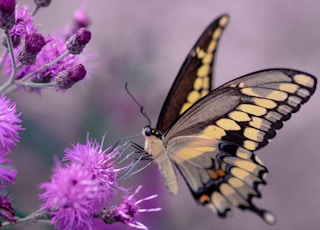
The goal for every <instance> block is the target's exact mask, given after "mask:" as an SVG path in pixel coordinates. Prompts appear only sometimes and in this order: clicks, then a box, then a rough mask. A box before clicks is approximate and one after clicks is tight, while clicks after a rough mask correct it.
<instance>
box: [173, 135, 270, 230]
mask: <svg viewBox="0 0 320 230" xmlns="http://www.w3.org/2000/svg"><path fill="white" fill-rule="evenodd" d="M167 149H168V156H169V158H170V159H171V160H172V161H173V162H175V165H176V167H177V168H178V169H179V171H180V173H181V175H182V176H183V177H184V179H185V181H186V182H187V184H188V187H189V189H190V190H191V192H192V194H193V197H194V198H195V200H197V201H198V202H199V203H200V204H202V205H204V206H207V207H209V208H210V209H212V210H213V211H214V212H215V213H217V214H218V215H219V216H220V217H226V216H227V215H228V214H229V212H230V211H231V209H232V207H233V206H235V207H239V208H241V209H247V210H251V211H253V212H255V213H257V214H258V215H260V216H261V217H262V218H263V219H264V220H265V221H266V222H267V223H269V224H273V223H274V222H275V219H276V218H275V216H274V215H273V214H272V213H271V212H269V211H266V210H263V209H260V208H258V207H256V206H255V205H254V204H253V202H252V199H253V198H254V197H258V198H259V197H261V194H260V191H259V190H258V185H260V184H266V182H265V176H266V173H267V169H266V168H265V166H264V165H263V164H262V162H261V161H260V160H259V159H258V157H257V156H256V155H255V154H253V153H252V152H250V151H248V150H246V149H244V148H241V147H239V146H237V145H235V144H232V143H228V142H224V141H218V140H215V139H212V138H208V137H199V136H179V137H175V138H173V139H172V140H170V141H169V142H168V146H167Z"/></svg>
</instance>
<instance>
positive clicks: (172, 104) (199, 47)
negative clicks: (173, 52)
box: [156, 15, 229, 132]
mask: <svg viewBox="0 0 320 230" xmlns="http://www.w3.org/2000/svg"><path fill="white" fill-rule="evenodd" d="M228 21H229V17H228V16H227V15H222V16H221V17H219V18H218V19H216V20H214V21H213V22H212V23H211V24H210V25H209V26H208V27H207V28H206V29H205V31H204V32H203V34H202V35H201V36H200V38H199V40H198V41H197V42H196V44H195V45H194V47H193V48H192V50H191V52H190V53H189V55H188V56H187V58H186V59H185V61H184V63H183V65H182V67H181V68H180V71H179V73H178V75H177V77H176V79H175V81H174V83H173V85H172V87H171V89H170V91H169V93H168V95H167V98H166V100H165V102H164V104H163V106H162V109H161V112H160V116H159V119H158V124H157V126H156V128H157V130H159V131H161V132H164V131H166V130H167V129H168V128H169V127H170V126H171V125H172V124H173V123H174V121H175V120H176V119H177V118H178V117H179V116H180V114H182V113H183V112H184V111H185V110H186V109H187V108H188V107H190V106H191V105H192V104H194V103H195V102H196V101H197V100H199V99H200V98H201V97H203V96H205V95H206V94H208V93H209V92H210V91H211V84H212V65H213V63H214V59H215V53H216V50H217V44H218V41H219V39H220V37H221V35H222V32H223V29H224V27H225V26H226V25H227V23H228Z"/></svg>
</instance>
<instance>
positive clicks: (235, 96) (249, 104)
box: [142, 15, 317, 224]
mask: <svg viewBox="0 0 320 230" xmlns="http://www.w3.org/2000/svg"><path fill="white" fill-rule="evenodd" d="M228 20H229V18H228V16H227V15H223V16H221V17H219V18H218V19H216V20H215V21H213V22H212V23H211V24H210V25H209V26H208V28H207V29H206V30H205V31H204V32H203V34H202V35H201V36H200V38H199V40H198V41H197V42H196V44H195V46H194V47H193V48H192V50H191V52H190V53H189V55H188V56H187V58H186V60H185V62H184V63H183V65H182V67H181V69H180V71H179V73H178V76H177V77H176V79H175V81H174V83H173V85H172V87H171V89H170V91H169V94H168V96H167V98H166V100H165V102H164V105H163V107H162V110H161V113H160V117H159V120H158V124H157V126H156V128H155V129H154V128H151V127H150V125H148V126H146V127H145V128H143V131H142V133H143V135H144V136H145V147H144V149H145V151H146V152H147V153H148V154H149V155H150V156H151V157H152V158H153V159H154V161H155V162H156V163H157V164H158V166H159V168H160V171H161V173H162V176H163V178H164V180H165V183H166V186H167V187H168V189H169V191H170V192H171V193H172V194H176V193H177V192H178V182H177V177H176V174H175V170H174V167H173V165H175V166H176V167H177V168H178V170H179V171H180V173H181V174H182V176H183V178H184V179H185V181H186V182H187V184H188V187H189V188H190V190H191V193H192V195H193V197H194V198H195V200H196V201H198V202H199V203H200V204H202V205H204V206H207V207H209V208H210V209H211V210H213V211H214V212H215V213H217V214H218V215H219V216H220V217H226V216H227V215H228V213H229V211H231V208H232V207H233V206H235V207H238V208H240V209H247V210H250V211H252V212H254V213H256V214H258V215H259V216H260V217H262V219H263V220H264V221H265V222H267V223H269V224H273V223H275V219H276V218H275V216H274V215H273V214H272V213H271V212H270V211H267V210H263V209H261V208H258V207H256V206H255V205H254V204H253V202H252V199H253V198H254V197H257V198H259V197H261V193H260V191H259V189H258V186H259V185H260V184H266V180H265V177H266V174H267V172H268V170H267V168H266V167H265V166H264V165H263V163H262V162H261V161H260V160H259V158H258V157H257V156H256V155H255V154H254V152H253V151H255V150H258V149H260V148H261V147H263V146H265V145H267V144H268V142H269V140H270V139H272V138H273V137H274V136H275V135H276V130H278V129H280V128H282V126H283V122H284V121H286V120H288V119H289V118H290V116H291V114H292V113H295V112H297V111H298V110H299V109H300V106H301V105H302V104H304V103H305V102H307V101H308V100H309V98H310V96H311V95H312V94H313V93H314V91H315V89H316V83H317V80H316V78H315V77H313V76H311V75H310V74H307V73H304V72H301V71H297V70H292V69H268V70H262V71H258V72H254V73H251V74H248V75H245V76H242V77H239V78H236V79H234V80H232V81H230V82H228V83H226V84H224V85H222V86H220V87H218V88H216V89H214V90H212V91H211V81H212V69H211V68H212V64H213V62H214V55H215V52H216V48H217V43H218V41H219V39H220V37H221V34H222V31H223V29H224V27H225V26H226V24H227V23H228Z"/></svg>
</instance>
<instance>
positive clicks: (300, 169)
mask: <svg viewBox="0 0 320 230" xmlns="http://www.w3.org/2000/svg"><path fill="white" fill-rule="evenodd" d="M82 2H83V1H80V0H73V1H62V0H54V1H52V4H51V6H50V7H49V8H44V9H41V10H40V11H39V13H38V14H37V16H36V24H39V25H40V32H43V33H45V34H46V33H51V34H52V33H53V32H54V31H57V30H62V29H63V28H66V27H67V26H68V25H70V24H71V20H72V14H73V12H74V10H76V9H78V8H79V6H80V5H81V3H82ZM18 3H19V4H20V5H23V4H24V3H28V4H30V5H33V1H32V0H29V1H22V0H20V1H19V0H18ZM88 3H89V4H88V13H89V15H90V17H91V19H92V25H91V27H90V28H91V30H92V33H93V36H92V41H91V42H90V45H89V51H90V53H93V54H95V56H96V58H95V59H93V60H91V62H90V63H91V65H90V66H91V70H90V75H91V77H88V78H87V79H86V80H85V81H84V82H82V83H79V84H76V85H75V86H74V87H73V88H72V89H70V90H69V91H67V92H65V93H56V92H55V91H54V90H45V91H43V93H42V95H41V96H38V95H32V94H26V93H23V92H18V93H14V94H12V95H10V96H12V98H13V100H15V101H16V102H17V106H18V110H19V111H21V112H23V116H22V118H23V119H24V126H25V127H26V128H27V130H26V131H24V132H22V142H21V144H20V145H19V146H18V148H16V149H15V150H14V152H13V154H12V155H11V156H12V158H13V160H14V164H15V165H16V167H17V168H18V169H19V171H20V174H19V175H18V178H17V181H16V185H15V188H14V196H15V197H16V204H17V206H19V207H20V209H22V210H24V211H26V212H31V211H34V210H36V209H37V207H38V204H39V203H38V200H37V195H36V194H39V192H40V190H39V189H38V184H39V183H41V182H44V181H48V180H49V178H50V172H51V167H52V163H53V160H52V159H53V156H54V155H58V156H60V157H61V156H62V154H63V149H64V148H66V147H69V146H70V143H76V142H79V141H80V142H82V143H83V142H84V140H85V137H86V133H87V132H90V134H91V136H92V137H94V138H98V139H100V137H101V135H102V134H103V133H105V132H107V133H108V134H107V144H109V145H112V144H113V143H114V142H115V141H116V140H118V139H120V138H122V137H126V136H129V135H132V134H137V133H139V132H140V131H141V129H142V127H144V126H145V125H146V124H147V121H146V119H145V118H144V117H143V116H141V114H140V113H139V110H138V108H137V106H136V105H135V104H134V103H133V102H132V100H131V99H130V97H129V96H128V95H127V93H126V92H125V90H124V84H125V82H128V83H129V88H130V90H131V92H132V93H133V94H134V95H135V97H136V98H137V100H138V101H139V102H140V103H141V104H143V105H144V106H145V109H146V111H147V112H148V114H149V116H150V117H151V119H152V121H153V124H154V125H155V124H156V121H157V117H158V114H159V112H160V109H161V105H162V103H163V101H164V98H165V96H166V94H167V92H168V90H169V88H170V86H171V84H172V82H173V80H174V78H175V76H176V73H177V72H178V70H179V68H180V66H181V64H182V62H183V61H184V58H185V56H186V55H187V53H188V52H189V51H190V49H191V47H192V46H193V44H194V42H195V41H196V40H197V39H198V36H199V35H200V34H201V32H202V31H203V29H204V28H205V27H206V26H207V25H208V24H209V23H210V22H211V21H212V20H213V19H214V18H216V17H217V16H219V15H221V14H223V13H228V14H229V15H230V17H231V21H230V24H229V25H228V27H227V29H226V31H225V33H224V35H223V37H222V39H221V42H220V45H219V48H218V56H217V60H216V65H215V75H216V78H215V83H216V86H217V85H220V84H222V83H224V82H227V81H229V80H231V79H233V78H235V77H239V76H241V75H244V74H247V73H250V72H253V71H256V70H260V69H264V68H271V67H287V68H295V69H299V70H303V71H306V72H309V73H312V74H314V75H315V76H320V1H312V0H309V1H289V0H283V1H276V0H270V1H253V0H247V1H241V2H240V1H236V0H231V1H221V0H220V1H218V0H217V1H212V0H201V1H179V0H173V1H170V2H169V1H168V2H166V3H164V2H161V1H148V0H138V1H116V0H110V1H105V0H94V1H88ZM319 99H320V92H319V91H318V92H316V93H315V95H314V96H313V98H312V99H311V100H310V102H308V103H307V104H306V105H304V106H303V107H302V109H301V111H300V112H299V113H298V114H295V115H294V116H293V118H292V119H291V120H289V121H288V122H286V124H285V127H284V128H283V129H282V130H281V131H279V133H278V135H277V137H276V138H275V139H274V140H272V142H271V143H270V144H269V145H268V146H267V147H265V148H264V149H263V150H261V151H259V152H258V153H257V154H258V155H259V157H260V158H261V159H262V160H263V162H264V163H265V164H266V166H267V167H268V169H269V171H270V173H269V176H268V180H267V181H268V185H267V186H265V187H263V188H262V194H263V198H262V199H260V200H257V202H256V203H257V205H258V206H261V207H264V208H266V209H269V210H271V211H273V212H274V213H275V214H276V215H277V218H278V222H277V224H276V225H275V226H274V227H270V226H268V225H267V224H265V223H264V222H263V221H262V220H261V219H260V218H259V217H257V216H256V215H254V214H252V213H249V212H241V211H239V210H237V209H235V210H234V216H233V217H231V218H228V219H225V220H223V219H219V218H218V217H217V216H216V215H214V214H213V213H211V211H210V210H208V209H205V208H202V207H201V206H198V205H197V204H196V203H195V201H194V200H193V199H192V197H191V194H190V192H189V191H188V188H187V187H186V185H185V183H184V181H183V180H182V178H181V177H180V178H179V179H180V191H179V195H177V196H171V195H170V194H169V193H168V192H167V191H166V188H165V187H164V185H163V183H162V178H161V176H160V173H159V172H158V170H157V167H156V165H152V166H150V167H149V168H147V169H145V170H144V171H143V172H141V173H140V174H138V175H136V176H135V177H134V178H131V179H130V180H128V181H127V183H128V186H129V185H132V186H133V187H137V185H139V184H143V186H144V192H142V193H141V194H139V195H140V197H143V196H146V195H149V194H154V193H158V194H159V195H160V198H159V199H158V201H157V202H154V203H153V204H152V205H151V206H161V207H162V208H163V211H162V212H161V213H151V214H150V213H147V214H142V215H141V222H143V223H145V224H146V225H147V226H148V227H149V228H150V229H155V230H158V229H168V230H172V229H204V230H209V229H224V230H229V229H247V230H253V229H259V230H264V229H271V228H272V229H282V230H286V229H308V230H312V229H314V230H316V229H317V230H318V229H320V222H319V218H320V198H319V192H320V179H319V177H318V175H319V174H320V168H319V164H320V153H319V147H318V144H319V143H317V142H318V141H319V128H320V125H319V118H320V106H319ZM138 143H140V144H143V139H142V138H140V139H139V140H138ZM138 197H139V196H138ZM115 228H117V229H127V227H126V226H125V225H122V224H116V225H110V226H106V227H105V229H115ZM20 229H39V230H40V229H41V230H42V229H48V227H46V226H43V225H30V226H26V227H23V228H20ZM49 229H50V228H49Z"/></svg>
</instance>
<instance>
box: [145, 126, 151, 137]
mask: <svg viewBox="0 0 320 230" xmlns="http://www.w3.org/2000/svg"><path fill="white" fill-rule="evenodd" d="M144 134H145V135H146V136H151V135H152V129H151V128H150V127H146V128H145V129H144Z"/></svg>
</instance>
